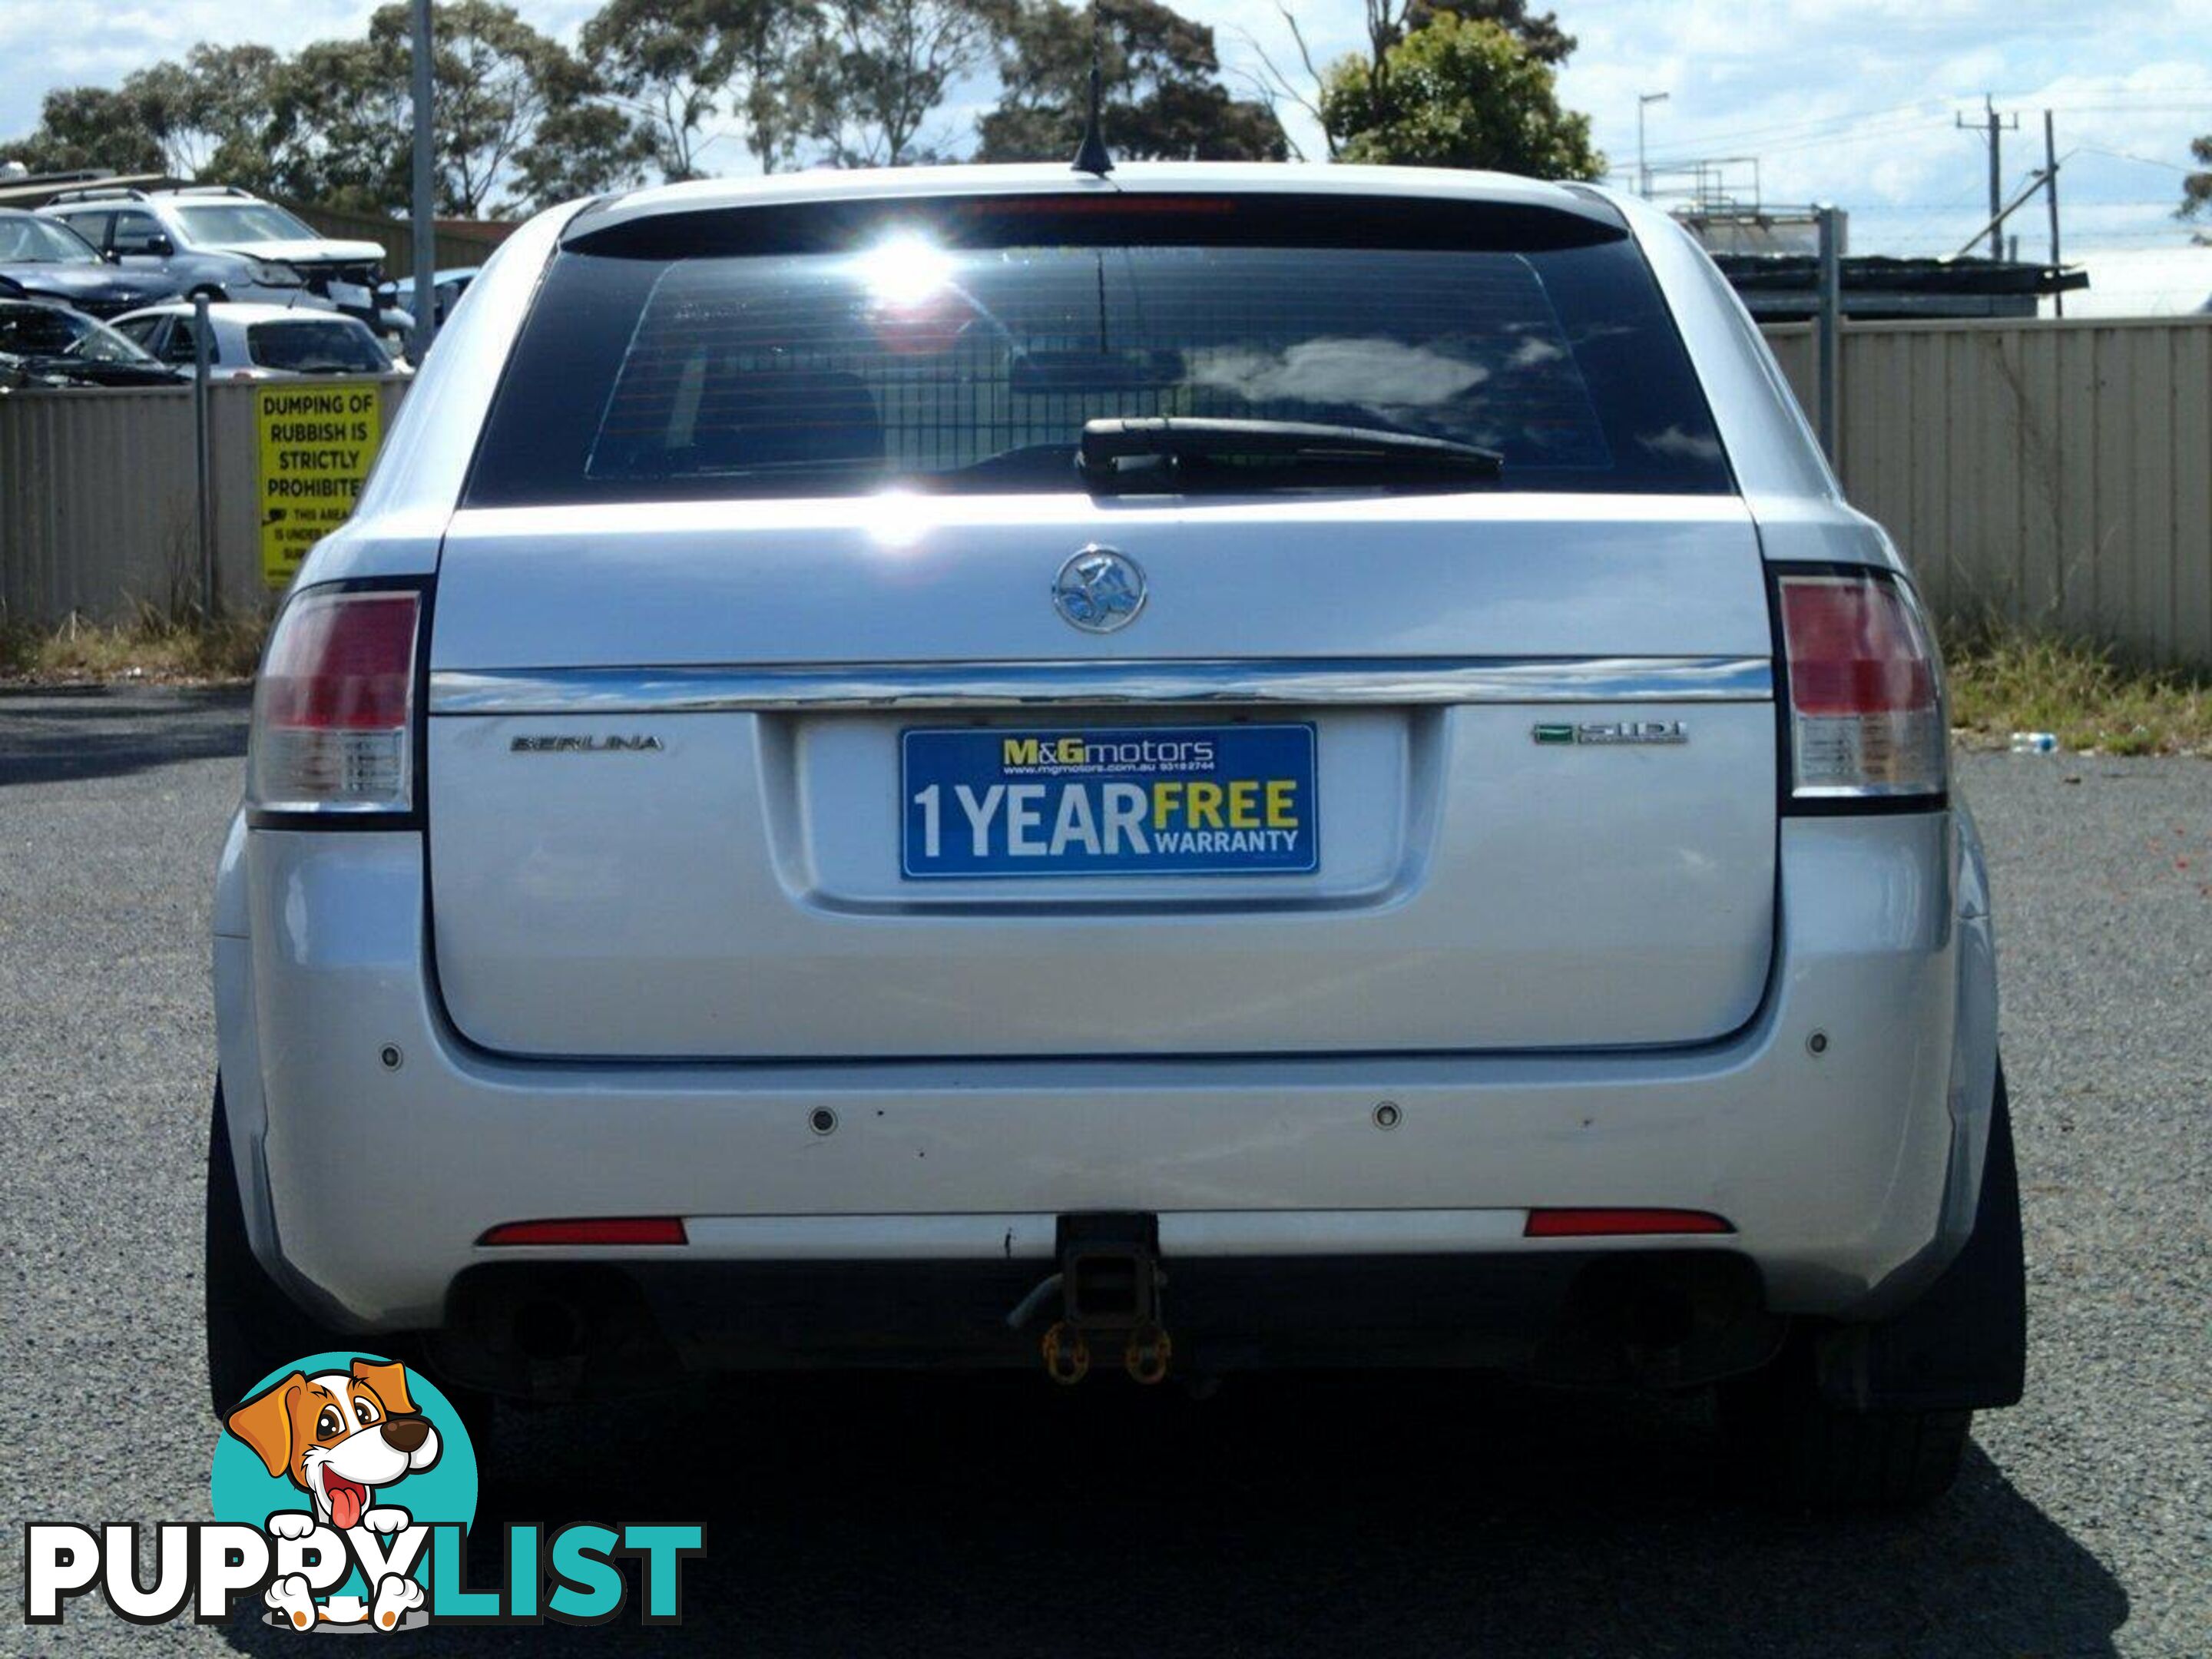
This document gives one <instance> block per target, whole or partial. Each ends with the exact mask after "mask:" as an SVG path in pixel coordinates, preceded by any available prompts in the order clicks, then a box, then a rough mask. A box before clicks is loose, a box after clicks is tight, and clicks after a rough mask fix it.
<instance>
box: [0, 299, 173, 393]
mask: <svg viewBox="0 0 2212 1659" xmlns="http://www.w3.org/2000/svg"><path fill="white" fill-rule="evenodd" d="M179 378H180V377H179V374H177V372H176V370H174V369H173V368H170V367H169V366H168V365H167V364H166V363H163V362H160V361H159V360H158V359H156V358H155V357H154V356H151V355H149V353H148V352H147V351H145V350H144V349H143V348H142V347H140V346H139V345H138V344H137V342H135V341H133V340H131V339H129V338H126V337H125V336H123V335H121V334H118V333H117V332H116V331H114V330H113V329H112V328H110V327H108V325H106V324H105V323H103V322H101V321H100V319H98V318H96V317H88V316H86V315H85V314H84V313H82V312H81V311H72V310H70V308H69V307H67V306H62V305H56V304H54V303H53V302H52V301H50V300H9V299H0V386H7V387H15V386H167V385H172V384H173V383H174V382H175V381H177V380H179Z"/></svg>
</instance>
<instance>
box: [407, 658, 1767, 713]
mask: <svg viewBox="0 0 2212 1659" xmlns="http://www.w3.org/2000/svg"><path fill="white" fill-rule="evenodd" d="M1773 696H1774V673H1773V669H1772V666H1771V664H1770V663H1769V662H1768V660H1767V659H1765V658H1764V657H1531V658H1500V657H1474V658H1434V657H1413V658H1382V659H1344V658H1334V659H1325V660H1318V661H1316V660H1311V659H1306V660H1300V659H1243V660H1239V659H1221V660H1192V661H1183V662H1016V663H993V664H985V665H971V664H964V663H963V664H951V663H879V664H866V665H823V666H819V667H817V666H811V665H809V666H806V667H757V668H519V669H502V670H495V671H474V670H465V669H451V668H447V669H440V670H439V671H436V672H435V673H433V674H432V675H431V676H430V712H431V713H432V714H478V715H482V714H722V713H727V712H732V711H738V710H751V711H763V712H767V711H786V710H802V709H804V710H812V709H868V708H873V709H890V708H1040V707H1049V706H1052V705H1055V704H1111V703H1214V704H1221V703H1228V704H1237V703H1246V704H1299V705H1308V704H1314V705H1323V706H1326V705H1329V704H1343V703H1353V704H1376V703H1384V704H1409V703H1424V704H1437V703H1468V702H1510V703H1524V702H1542V703H1567V702H1571V703H1581V702H1608V703H1609V702H1771V701H1772V700H1773Z"/></svg>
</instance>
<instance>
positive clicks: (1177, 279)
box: [469, 198, 1731, 505]
mask: <svg viewBox="0 0 2212 1659" xmlns="http://www.w3.org/2000/svg"><path fill="white" fill-rule="evenodd" d="M1123 199H1124V201H1126V199H1127V198H1123ZM1257 199H1258V198H1243V199H1241V200H1240V199H1238V198H1230V199H1229V200H1227V201H1226V202H1220V201H1217V200H1214V199H1212V198H1206V199H1201V200H1199V201H1194V202H1192V203H1189V204H1184V205H1183V206H1182V207H1181V208H1180V209H1179V210H1178V209H1175V208H1170V209H1167V210H1162V209H1159V208H1157V207H1155V208H1152V209H1151V210H1145V211H1141V212H1131V211H1128V210H1126V208H1125V209H1123V210H1119V211H1109V212H1105V213H1096V212H1094V213H1082V214H1078V213H1072V212H1069V211H1066V210H1064V209H1062V210H1045V211H1041V212H1039V213H1038V214H1036V216H1032V217H1029V218H1026V219H1025V218H1024V216H1023V215H1022V214H1020V213H1018V212H1013V211H1009V210H1006V209H1005V208H1004V206H1003V205H1002V204H1001V205H1000V206H998V207H996V208H995V209H994V210H993V211H991V213H990V214H989V216H988V217H987V218H983V217H980V216H977V215H975V214H973V213H967V214H963V213H962V212H960V211H959V210H957V209H956V208H952V207H949V206H948V207H943V208H939V209H936V210H933V209H931V208H930V207H929V206H928V205H927V204H921V205H913V204H909V205H908V207H906V208H904V209H902V210H896V211H889V210H876V211H874V212H873V213H872V214H862V213H855V212H854V211H852V210H845V211H842V212H840V213H834V214H833V213H829V212H827V211H824V212H821V213H817V214H815V215H813V216H811V217H810V216H808V215H807V214H806V213H805V211H804V210H782V211H781V213H776V214H774V215H773V216H771V214H770V212H769V210H758V209H756V210H745V211H744V212H740V213H729V214H722V215H718V216H713V217H711V218H708V219H704V220H678V221H676V222H673V223H670V222H648V224H647V227H645V228H641V230H640V231H639V232H638V233H637V234H633V235H631V236H629V238H628V239H624V238H623V237H620V236H605V237H591V236H586V237H584V238H582V239H580V246H572V247H571V248H570V249H568V251H565V252H562V253H561V254H559V255H558V256H556V259H555V261H554V264H553V267H552V269H551V270H550V272H549V273H548V275H547V277H546V280H545V283H544V285H543V288H542V289H541V291H540V294H539V297H538V301H537V303H536V306H535V307H534V308H533V310H532V314H531V317H530V319H529V320H528V322H527V323H526V325H525V328H524V330H523V333H522V336H521V338H520V341H519V342H518V343H517V345H516V348H515V352H514V356H513V361H512V362H511V363H510V365H509V368H508V370H507V375H506V378H505V380H504V382H503V383H502V385H501V389H500V392H499V394H498V396H497V398H495V402H494V405H493V410H492V414H491V418H490V421H489V425H488V427H487V429H486V432H485V435H484V438H483V444H482V446H481V447H480V449H479V452H478V454H477V464H476V466H475V469H474V471H473V474H472V477H471V483H470V489H469V499H470V501H471V502H473V503H476V504H478V505H522V504H527V503H532V502H547V503H568V502H586V501H649V500H656V499H675V498H684V497H698V496H708V495H733V496H748V495H836V494H846V493H851V492H854V491H863V490H872V489H881V488H884V487H887V486H891V485H898V486H902V487H907V488H914V489H939V490H953V489H971V490H997V491H1005V490H1033V489H1068V490H1073V489H1079V487H1080V485H1079V481H1078V478H1077V476H1076V473H1075V470H1074V465H1073V458H1074V453H1075V446H1076V444H1077V442H1078V441H1079V437H1080V435H1081V432H1082V428H1083V424H1084V422H1085V421H1087V420H1091V419H1094V418H1097V417H1100V416H1159V415H1167V416H1177V415H1182V416H1231V417H1237V418H1245V419H1254V418H1257V419H1279V420H1291V421H1302V422H1325V423H1334V424H1339V425H1353V426H1366V427H1384V428H1391V429H1394V430H1400V431H1405V432H1409V433H1415V434H1419V435H1425V436H1430V437H1437V438H1445V439H1450V440H1454V441H1459V442H1463V443H1470V444H1475V445H1480V446H1481V447H1485V448H1489V449H1495V450H1497V451H1498V452H1500V453H1502V454H1503V455H1504V458H1505V465H1504V476H1503V478H1502V480H1501V481H1500V483H1498V484H1497V485H1485V486H1483V487H1484V488H1504V489H1536V490H1565V489H1573V490H1632V491H1670V492H1694V493H1710V492H1716V491H1725V490H1727V489H1729V488H1731V483H1730V480H1729V472H1728V469H1727V465H1726V462H1725V459H1723V454H1722V451H1721V446H1720V442H1719V439H1718V437H1717V435H1716V434H1715V432H1714V430H1713V426H1712V421H1711V416H1710V414H1709V413H1708V411H1707V410H1706V408H1705V403H1704V399H1703V397H1702V395H1701V393H1700V392H1699V387H1698V384H1697V380H1696V378H1695V376H1694V375H1693V374H1692V372H1691V368H1690V365H1689V362H1688V359H1687V357H1686V354H1685V352H1684V349H1683V347H1682V344H1681V341H1680V337H1679V336H1678V335H1677V333H1676V332H1675V330H1674V325H1673V321H1672V319H1671V318H1670V317H1669V316H1668V313H1667V312H1666V309H1665V307H1664V305H1663V304H1662V301H1661V299H1660V296H1659V294H1658V291H1657V289H1656V285H1655V284H1654V283H1653V281H1652V278H1651V276H1650V271H1649V270H1648V269H1647V267H1646V266H1645V264H1644V260H1643V258H1642V256H1641V255H1640V254H1639V253H1638V252H1637V251H1636V249H1635V247H1634V246H1633V245H1632V243H1631V242H1630V241H1629V240H1627V239H1626V237H1625V236H1624V235H1623V234H1620V231H1619V230H1618V229H1617V228H1612V227H1608V226H1607V225H1605V224H1604V223H1602V222H1596V221H1592V220H1586V219H1583V218H1579V217H1575V216H1567V215H1563V214H1550V213H1542V212H1530V211H1529V210H1515V211H1513V212H1510V213H1509V212H1492V213H1491V214H1490V215H1488V216H1483V215H1480V214H1470V213H1468V212H1465V211H1456V212H1447V211H1445V210H1443V207H1442V204H1419V205H1420V207H1421V208H1422V209H1423V210H1424V211H1423V212H1422V213H1421V214H1420V215H1419V216H1412V215H1409V214H1408V213H1407V212H1406V211H1405V210H1403V209H1402V208H1400V209H1399V210H1395V211H1392V212H1389V213H1385V214H1383V215H1381V216H1380V219H1379V221H1378V222H1375V223H1367V224H1363V223H1360V222H1358V216H1359V213H1360V209H1359V208H1358V205H1357V204H1349V205H1348V204H1346V203H1344V202H1342V201H1337V202H1334V203H1331V202H1325V201H1324V202H1316V203H1313V204H1304V208H1305V210H1304V211H1301V210H1300V207H1301V204H1299V203H1297V201H1296V200H1295V199H1291V200H1277V201H1273V202H1267V203H1265V204H1262V205H1261V206H1257V207H1255V206H1254V205H1253V204H1254V203H1255V201H1257ZM747 222H750V226H749V227H748V225H747ZM687 228H688V230H689V232H690V234H688V235H687V234H686V231H687ZM749 230H750V234H748V231H749Z"/></svg>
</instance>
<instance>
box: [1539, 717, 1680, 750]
mask: <svg viewBox="0 0 2212 1659" xmlns="http://www.w3.org/2000/svg"><path fill="white" fill-rule="evenodd" d="M1528 735H1529V737H1530V738H1532V739H1533V740H1534V741H1535V742H1537V743H1541V744H1600V745H1604V744H1623V743H1687V742H1689V740H1690V734H1689V732H1687V731H1686V730H1685V729H1684V727H1683V725H1682V722H1681V721H1680V720H1583V721H1580V722H1573V721H1564V720H1563V721H1560V722H1559V723H1557V724H1547V725H1540V726H1534V727H1532V728H1531V729H1530V731H1529V733H1528Z"/></svg>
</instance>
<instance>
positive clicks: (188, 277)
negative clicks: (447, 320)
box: [39, 185, 392, 324]
mask: <svg viewBox="0 0 2212 1659" xmlns="http://www.w3.org/2000/svg"><path fill="white" fill-rule="evenodd" d="M39 211H40V213H41V214H43V215H45V216H46V217H48V218H52V219H58V220H60V221H61V222H63V223H64V224H66V225H68V226H69V227H70V228H71V229H72V230H75V231H76V232H77V233H78V234H81V235H82V237H83V238H84V239H85V240H87V241H88V242H90V243H92V244H93V245H94V246H95V247H97V248H99V249H100V251H101V252H103V253H105V254H106V255H107V256H109V257H110V258H113V259H115V260H117V261H118V263H120V264H122V265H123V266H124V268H125V269H126V270H158V271H161V272H162V273H164V274H165V275H166V276H168V277H170V278H172V279H173V283H174V291H175V292H178V293H181V294H185V295H197V294H204V295H207V296H208V298H209V299H210V300H241V301H260V302H263V303H266V304H276V305H284V304H288V303H289V302H291V301H295V300H298V299H300V298H301V296H302V295H312V296H313V298H314V299H315V300H316V301H319V302H320V303H322V304H324V305H327V306H329V307H332V308H333V309H335V310H338V311H343V312H344V313H348V314H349V315H350V316H355V317H358V318H360V319H362V320H363V321H364V322H368V323H371V324H375V323H378V322H380V319H381V318H382V314H383V312H384V309H385V307H387V306H388V305H389V304H390V303H391V300H392V285H391V284H390V283H387V282H386V281H385V280H384V250H383V248H382V247H380V246H378V245H377V244H376V243H374V242H349V241H338V240H333V239H332V238H330V237H327V236H321V235H318V234H316V233H315V231H314V230H313V228H312V227H310V226H308V225H306V224H304V223H302V222H301V221H300V220H299V219H297V218H295V216H293V215H291V214H289V213H287V212H286V211H285V210H283V208H281V207H278V206H276V204H274V203H271V202H264V201H262V200H260V199H259V198H258V197H255V196H252V195H251V194H249V193H248V192H246V191H242V190H239V189H237V188H235V187H234V186H231V185H193V186H189V187H186V188H183V189H178V190H159V191H143V190H131V189H128V188H125V187H122V186H117V185H100V186H91V187H88V188H86V189H83V190H69V191H63V192H62V193H61V194H60V195H58V196H57V197H54V199H53V200H52V202H50V203H48V204H46V206H44V207H42V208H40V210H39Z"/></svg>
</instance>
